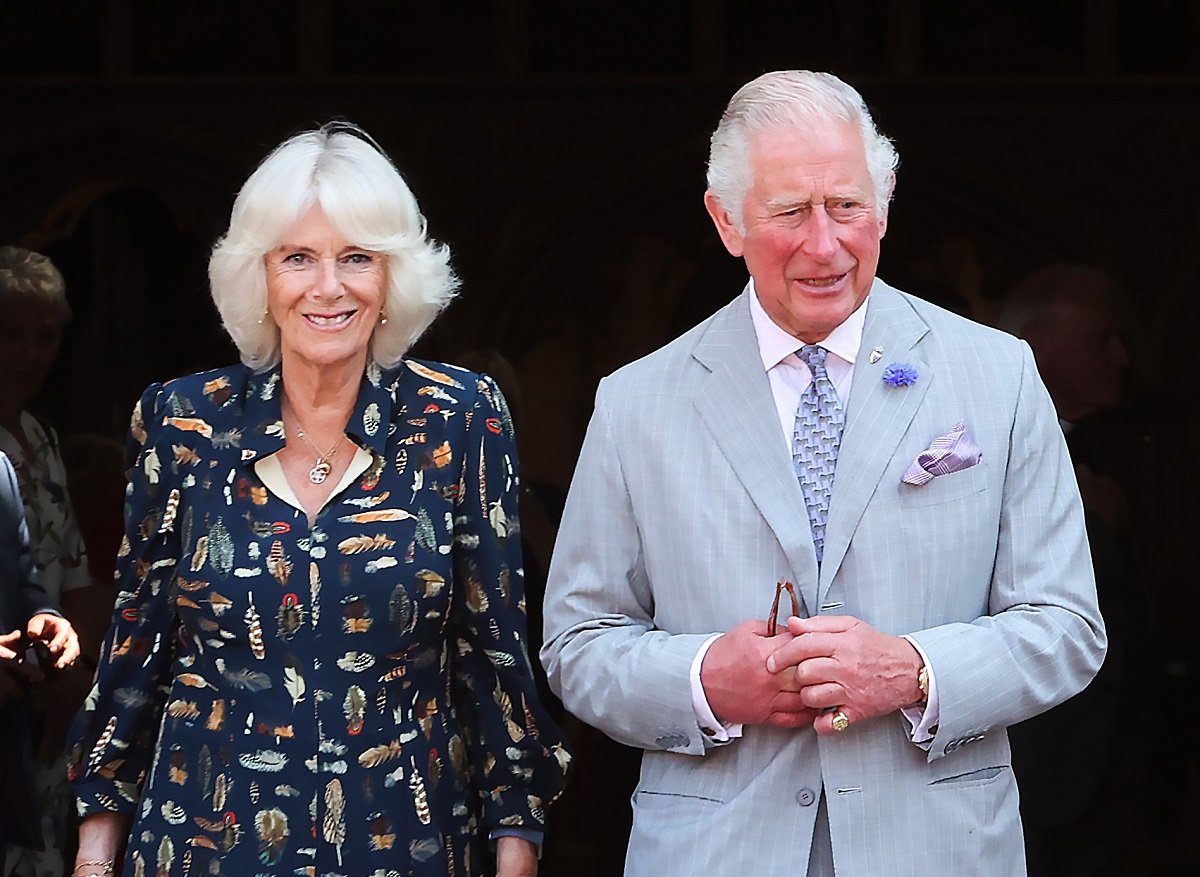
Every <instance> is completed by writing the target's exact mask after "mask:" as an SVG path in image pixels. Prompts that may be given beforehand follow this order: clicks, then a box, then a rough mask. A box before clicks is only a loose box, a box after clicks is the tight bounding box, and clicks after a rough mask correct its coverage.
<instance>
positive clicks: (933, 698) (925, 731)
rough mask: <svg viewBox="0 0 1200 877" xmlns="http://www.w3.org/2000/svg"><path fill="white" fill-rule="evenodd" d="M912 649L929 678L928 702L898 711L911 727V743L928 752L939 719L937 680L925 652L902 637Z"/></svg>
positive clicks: (910, 638)
mask: <svg viewBox="0 0 1200 877" xmlns="http://www.w3.org/2000/svg"><path fill="white" fill-rule="evenodd" d="M904 638H905V639H906V640H908V641H909V642H910V643H912V647H913V648H914V649H916V650H917V654H918V655H920V656H921V661H922V662H924V664H925V670H926V672H927V673H928V678H929V700H927V701H926V702H925V706H924V708H922V707H905V708H904V709H902V710H900V712H901V713H902V714H903V715H904V718H905V719H907V720H908V723H909V725H910V726H911V727H912V742H913V743H914V744H915V745H917V746H919V747H920V748H921V749H924V750H926V751H928V749H929V747H930V746H931V745H932V743H933V738H934V736H935V735H936V734H937V732H938V719H939V718H940V717H941V709H940V707H939V704H938V690H937V678H936V677H935V676H934V673H933V665H932V664H930V663H929V658H928V657H926V655H925V651H924V650H923V649H922V648H921V647H920V646H919V645H917V641H916V640H914V639H913V638H912V637H911V636H906V637H904Z"/></svg>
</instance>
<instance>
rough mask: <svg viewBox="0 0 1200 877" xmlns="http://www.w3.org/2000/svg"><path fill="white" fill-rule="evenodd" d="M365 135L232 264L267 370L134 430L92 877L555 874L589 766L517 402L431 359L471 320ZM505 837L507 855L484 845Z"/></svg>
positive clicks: (326, 146) (277, 210) (244, 340)
mask: <svg viewBox="0 0 1200 877" xmlns="http://www.w3.org/2000/svg"><path fill="white" fill-rule="evenodd" d="M448 261H449V253H448V252H447V250H446V248H445V247H442V246H437V245H435V244H433V243H432V242H431V241H430V240H429V239H428V238H427V237H426V234H425V222H424V218H423V217H422V215H421V213H420V212H419V209H418V207H417V203H416V201H415V199H414V198H413V195H412V193H411V192H410V191H409V189H408V187H407V185H406V184H405V182H404V180H403V179H402V178H401V176H400V174H399V173H398V172H397V170H396V168H395V167H394V166H393V165H392V163H391V162H390V161H389V160H388V158H387V157H386V156H385V155H384V154H383V153H382V152H381V151H380V149H379V148H378V147H377V146H376V145H375V144H374V142H373V141H371V140H370V139H369V138H368V137H367V136H366V134H364V133H363V132H362V131H361V130H359V129H357V128H354V127H352V126H348V125H345V124H336V125H327V126H325V127H324V128H322V129H320V130H317V131H312V132H308V133H304V134H300V135H298V136H296V137H293V138H292V139H290V140H288V141H286V142H285V143H283V144H282V145H281V146H279V147H278V148H277V149H276V150H275V151H274V152H272V153H271V154H270V155H269V156H268V157H267V158H266V159H265V160H264V161H263V163H262V164H261V165H260V166H259V167H258V169H257V170H256V171H255V172H254V174H252V175H251V177H250V178H249V180H247V182H246V184H245V186H244V187H243V188H242V191H241V193H240V194H239V195H238V198H237V200H236V202H235V204H234V207H233V214H232V217H231V220H230V226H229V230H228V232H227V233H226V235H225V236H224V238H223V239H222V240H221V241H220V242H219V243H218V244H217V245H216V247H215V249H214V251H213V255H212V259H211V262H210V265H209V277H210V280H211V285H212V293H213V298H214V300H215V301H216V304H217V307H218V309H219V310H220V312H221V316H222V318H223V320H224V323H225V326H226V328H227V330H228V331H229V333H230V335H231V336H232V337H233V339H234V342H235V343H236V344H237V346H238V348H239V350H240V352H241V356H242V362H243V364H242V365H238V366H234V367H230V368H223V369H219V370H216V371H212V372H206V373H204V374H200V375H194V376H191V377H185V378H181V379H179V380H175V381H171V382H169V383H167V384H163V385H153V386H151V387H150V388H149V389H148V390H147V391H146V392H145V394H144V395H143V396H142V399H141V401H140V402H139V403H138V405H137V406H136V408H135V410H134V414H133V418H132V430H131V433H132V438H131V448H130V463H131V465H132V469H131V478H130V484H129V488H128V491H127V504H126V522H127V526H126V536H125V539H124V541H123V543H122V545H121V549H120V551H119V560H118V579H119V585H120V595H119V596H118V599H117V607H116V610H115V613H114V617H113V625H112V628H111V631H110V633H109V635H108V636H107V637H106V642H105V645H104V648H103V651H102V653H101V657H100V667H99V671H98V675H97V680H96V686H95V688H94V690H93V692H92V694H91V695H89V697H88V700H87V702H86V704H85V707H84V710H83V711H82V712H81V713H80V717H79V719H78V721H77V725H76V729H75V734H74V745H73V748H72V766H71V774H72V780H73V783H74V789H75V792H76V795H77V797H78V798H79V809H80V814H81V816H82V823H81V826H80V838H79V842H80V846H79V855H78V859H77V862H76V868H75V872H74V873H75V875H76V877H92V875H104V874H109V873H112V872H113V870H114V868H115V861H116V859H117V857H118V855H120V854H121V850H122V846H123V845H125V852H124V857H125V870H124V872H123V873H125V874H126V875H139V877H140V875H143V874H151V873H153V874H156V875H184V874H196V875H200V874H203V875H210V874H225V875H251V874H255V873H265V872H269V873H273V874H309V875H326V874H328V875H334V874H353V875H379V877H383V875H390V874H405V875H408V874H415V875H433V874H437V875H446V874H458V875H463V874H465V875H471V874H479V873H481V869H482V867H483V854H482V850H483V848H484V847H486V844H487V841H488V839H491V840H492V841H493V842H494V843H495V846H496V856H497V862H498V872H497V873H499V874H502V875H517V874H533V873H535V871H536V843H537V842H538V841H539V840H540V837H541V832H542V830H543V824H544V819H545V812H546V807H547V806H548V805H549V804H550V803H551V802H552V801H553V800H554V799H555V798H556V797H557V796H558V794H559V792H560V790H561V788H562V783H563V776H564V772H565V767H566V763H567V761H568V760H569V756H568V755H567V753H566V751H565V749H564V748H563V743H562V740H561V737H560V732H559V731H558V729H557V728H556V727H555V726H554V725H553V724H552V723H551V722H550V721H549V719H547V718H546V716H545V714H544V713H543V711H542V709H541V707H540V705H539V704H538V701H537V697H536V694H535V687H534V683H533V678H532V675H531V671H530V667H529V662H528V657H527V654H526V643H525V613H524V597H523V594H522V566H521V554H520V538H519V528H518V524H517V515H516V508H517V497H518V483H517V460H516V454H515V443H514V437H513V433H512V425H511V421H510V418H509V415H508V411H507V408H506V405H505V402H504V399H503V397H502V396H501V394H500V392H499V391H498V390H497V388H496V385H495V383H494V382H493V381H492V380H491V379H490V378H488V377H486V376H482V375H478V374H473V373H471V372H468V371H465V370H462V369H458V368H456V367H454V366H450V365H444V364H441V363H433V362H422V361H418V360H415V359H408V358H406V357H405V352H406V351H407V350H408V348H409V347H410V346H411V345H412V344H413V342H414V341H416V339H417V338H418V337H419V336H420V335H421V333H422V332H423V331H424V330H425V329H426V328H427V327H428V326H429V324H430V323H431V322H432V320H433V318H434V317H435V316H436V315H437V313H438V312H439V311H440V310H441V309H442V308H443V307H444V306H445V305H446V303H447V302H448V301H449V300H450V298H451V297H452V296H453V293H454V289H455V286H456V281H455V279H454V276H453V274H452V273H451V271H450V268H449V265H448ZM480 840H482V844H481V843H479V842H478V841H480Z"/></svg>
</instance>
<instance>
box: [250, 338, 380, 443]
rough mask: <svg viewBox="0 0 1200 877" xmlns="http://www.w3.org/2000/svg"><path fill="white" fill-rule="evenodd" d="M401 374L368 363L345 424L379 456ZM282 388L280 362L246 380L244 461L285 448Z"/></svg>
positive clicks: (353, 434)
mask: <svg viewBox="0 0 1200 877" xmlns="http://www.w3.org/2000/svg"><path fill="white" fill-rule="evenodd" d="M401 370H403V367H402V366H401ZM400 376H401V375H400V372H398V371H397V370H389V371H383V370H381V369H380V368H379V366H377V365H375V363H373V362H371V363H369V364H368V365H367V369H366V372H365V373H364V374H363V379H362V383H361V384H360V385H359V390H358V399H357V400H356V402H355V405H354V413H353V414H351V415H350V421H349V423H347V425H346V435H348V436H349V437H350V439H351V440H352V441H354V442H355V444H357V445H359V446H360V447H363V448H366V449H367V450H369V451H373V452H374V453H375V454H377V455H379V456H382V455H383V452H384V449H385V448H386V447H387V435H388V429H389V425H390V424H391V422H392V405H393V402H394V400H395V392H396V384H397V383H398V382H399V379H400ZM282 392H283V381H282V377H281V374H280V367H279V366H278V365H276V366H274V367H273V368H271V369H268V370H267V371H265V372H260V373H258V374H255V375H252V376H251V378H250V379H249V380H248V381H247V385H246V400H245V405H246V407H245V414H244V422H245V424H246V433H247V434H246V435H244V436H243V439H242V447H243V448H245V449H246V450H245V451H243V454H242V459H243V460H244V461H246V462H249V461H251V460H254V459H257V458H259V457H265V456H268V455H269V454H274V453H276V452H277V451H280V450H282V449H283V446H284V443H285V437H284V433H283V414H282V408H281V405H282Z"/></svg>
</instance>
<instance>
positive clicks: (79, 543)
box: [0, 411, 92, 603]
mask: <svg viewBox="0 0 1200 877" xmlns="http://www.w3.org/2000/svg"><path fill="white" fill-rule="evenodd" d="M21 429H22V430H23V431H24V432H25V440H26V442H27V443H28V445H29V454H28V455H26V453H25V449H24V448H22V447H21V443H20V442H19V441H17V438H16V436H14V435H13V434H12V433H10V432H9V431H8V430H6V429H3V428H0V451H3V452H4V453H5V454H7V455H8V459H9V460H10V461H12V464H13V468H14V469H16V470H17V482H18V483H19V484H20V485H21V501H22V502H24V503H25V518H26V520H27V521H28V522H29V541H30V545H31V546H32V548H33V562H34V565H35V566H36V567H37V571H38V577H39V580H40V581H41V585H42V587H43V588H45V589H46V593H47V594H49V595H50V598H51V599H52V600H54V601H55V602H56V603H57V602H58V600H59V598H60V597H61V596H62V594H63V592H64V591H71V590H74V589H75V588H84V587H87V586H88V585H90V584H91V583H92V580H91V577H90V576H89V575H88V567H87V552H86V551H85V550H84V547H83V537H82V536H80V534H79V525H78V524H77V523H76V521H75V512H74V511H73V510H72V508H71V497H70V496H69V495H68V493H67V471H66V467H65V466H64V465H63V461H62V455H61V454H60V453H59V450H58V436H57V435H55V433H54V430H53V429H51V428H50V427H48V426H43V425H42V424H41V423H40V422H39V421H38V419H37V418H36V417H34V416H33V415H32V414H30V413H29V412H28V411H22V412H21Z"/></svg>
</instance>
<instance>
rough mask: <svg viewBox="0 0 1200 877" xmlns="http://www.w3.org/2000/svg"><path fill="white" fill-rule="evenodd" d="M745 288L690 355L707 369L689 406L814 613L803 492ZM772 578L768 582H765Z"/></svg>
mask: <svg viewBox="0 0 1200 877" xmlns="http://www.w3.org/2000/svg"><path fill="white" fill-rule="evenodd" d="M749 294H750V293H749V292H748V291H747V292H743V293H742V295H741V296H740V297H738V298H737V299H735V300H734V301H733V302H731V303H730V304H729V305H728V306H727V307H725V308H724V309H722V310H721V311H719V312H718V313H717V314H716V316H715V317H714V318H713V320H712V322H711V323H710V325H709V327H708V330H707V331H706V332H705V333H704V335H703V336H702V337H701V339H700V340H699V342H698V343H697V345H696V348H695V350H694V351H693V353H692V355H693V356H694V357H695V358H696V359H697V360H698V361H699V362H700V363H701V364H703V365H704V366H705V367H706V368H707V369H708V370H709V376H708V378H707V380H705V381H703V382H702V385H701V387H700V391H699V392H698V393H697V394H696V397H695V400H694V402H695V406H696V411H697V413H698V414H699V417H700V420H701V421H702V422H703V423H704V424H705V426H706V427H707V428H708V430H709V432H711V434H712V436H713V440H714V441H715V442H716V444H717V446H718V447H719V448H720V449H721V452H722V453H723V454H724V455H725V458H726V460H728V462H729V466H730V468H731V469H732V470H733V472H734V474H735V475H736V476H737V477H738V479H739V480H740V481H741V482H742V484H743V485H744V486H745V488H746V491H747V492H748V493H749V494H750V497H751V499H752V500H753V501H754V504H755V505H756V506H757V507H758V510H759V511H760V512H761V514H762V516H763V519H764V520H765V521H766V523H767V526H768V527H770V528H771V530H772V531H773V532H774V534H775V537H776V539H778V541H779V544H780V546H781V547H782V548H783V552H784V554H785V555H786V557H787V558H788V561H789V563H790V564H791V566H792V569H793V570H794V571H795V573H796V574H797V576H798V578H799V581H798V582H797V583H796V584H797V587H798V590H799V592H800V595H801V597H802V599H803V600H804V603H805V606H806V607H807V609H808V612H809V614H810V615H811V614H815V613H816V606H817V602H816V601H817V563H816V555H815V554H814V552H813V547H812V533H811V531H810V530H809V527H808V512H807V510H806V509H805V506H804V496H803V494H801V492H800V485H799V484H798V483H797V481H796V473H795V470H794V469H793V468H792V461H791V458H790V457H789V456H788V454H787V449H786V447H785V446H784V443H783V437H782V435H781V433H780V431H779V423H778V421H777V419H776V417H775V403H774V401H773V398H772V396H771V386H770V382H769V381H768V379H767V375H766V372H765V371H764V370H763V366H762V358H761V356H760V355H759V352H758V339H757V336H756V335H755V334H754V325H753V323H752V322H751V319H750V305H749V299H748V296H749ZM767 584H773V583H767Z"/></svg>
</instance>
